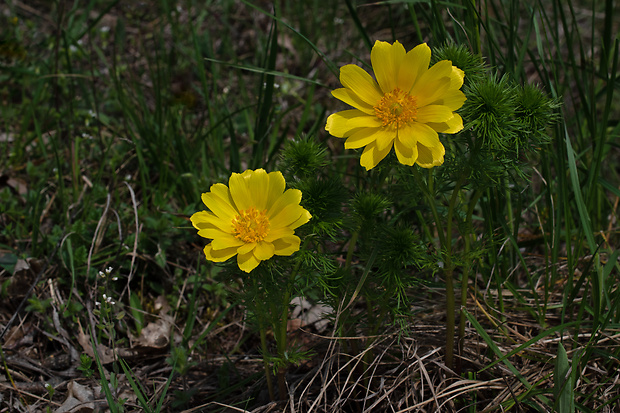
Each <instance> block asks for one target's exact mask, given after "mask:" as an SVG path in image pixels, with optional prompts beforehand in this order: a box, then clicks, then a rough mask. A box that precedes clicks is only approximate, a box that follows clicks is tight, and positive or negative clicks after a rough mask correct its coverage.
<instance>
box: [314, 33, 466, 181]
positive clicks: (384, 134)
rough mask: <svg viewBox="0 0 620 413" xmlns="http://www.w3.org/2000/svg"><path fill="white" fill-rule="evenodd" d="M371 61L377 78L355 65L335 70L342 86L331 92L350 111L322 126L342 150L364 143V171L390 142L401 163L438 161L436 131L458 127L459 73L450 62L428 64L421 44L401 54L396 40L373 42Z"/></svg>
mask: <svg viewBox="0 0 620 413" xmlns="http://www.w3.org/2000/svg"><path fill="white" fill-rule="evenodd" d="M370 59H371V63H372V67H373V71H374V74H375V77H376V81H375V80H374V79H373V78H372V77H371V76H370V75H369V74H368V73H367V72H366V71H364V70H363V69H361V68H360V67H358V66H356V65H352V64H351V65H346V66H343V67H342V68H341V69H340V82H341V83H342V85H343V86H344V87H343V88H340V89H336V90H334V91H332V95H333V96H334V97H335V98H337V99H340V100H341V101H343V102H345V103H347V104H349V105H351V106H353V107H354V109H349V110H344V111H341V112H337V113H334V114H332V115H330V116H329V117H328V118H327V124H326V126H325V129H326V130H327V131H328V132H329V133H330V134H332V135H333V136H335V137H338V138H346V141H345V144H344V146H345V148H346V149H355V148H361V147H365V148H364V152H363V153H362V156H361V158H360V164H361V165H362V166H363V167H364V168H366V169H367V170H370V169H372V168H374V167H375V166H377V164H378V163H379V162H380V161H381V160H382V159H383V158H385V156H386V155H387V154H388V153H389V152H390V150H391V149H392V146H393V147H394V150H395V152H396V156H397V157H398V160H399V161H400V162H401V163H402V164H405V165H413V164H414V163H417V164H418V165H420V166H421V167H424V168H432V167H434V166H438V165H441V164H442V163H443V158H444V154H445V149H444V146H443V145H442V143H441V142H440V140H439V136H438V132H439V133H456V132H459V131H460V130H461V129H463V120H462V119H461V117H460V116H459V115H458V114H457V113H455V111H456V110H457V109H459V108H460V107H461V106H462V105H463V102H465V95H464V94H463V92H461V90H460V88H461V86H462V85H463V78H464V73H463V71H462V70H461V69H459V68H457V67H456V66H453V65H452V62H451V61H449V60H442V61H440V62H437V63H436V64H434V65H433V66H432V67H430V68H429V64H430V60H431V50H430V48H429V47H428V46H427V45H426V44H421V45H418V46H417V47H415V48H413V49H412V50H410V51H409V52H406V51H405V48H404V47H403V45H402V44H400V43H399V42H398V41H396V42H394V44H389V43H387V42H381V41H377V42H375V45H374V46H373V48H372V51H371V54H370Z"/></svg>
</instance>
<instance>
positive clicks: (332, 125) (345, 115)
mask: <svg viewBox="0 0 620 413" xmlns="http://www.w3.org/2000/svg"><path fill="white" fill-rule="evenodd" d="M377 123H379V120H378V119H376V118H375V120H374V121H372V119H371V118H370V116H368V115H367V114H365V113H364V112H362V111H361V110H357V109H349V110H343V111H341V112H336V113H332V114H331V115H329V117H328V118H327V124H326V125H325V130H326V131H327V132H329V133H330V134H331V135H333V136H335V137H337V138H346V137H347V136H349V135H350V134H351V133H352V132H353V131H354V129H356V128H360V127H365V126H360V125H374V124H377ZM379 125H380V123H379ZM366 127H367V126H366Z"/></svg>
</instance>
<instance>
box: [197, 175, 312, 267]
mask: <svg viewBox="0 0 620 413" xmlns="http://www.w3.org/2000/svg"><path fill="white" fill-rule="evenodd" d="M285 185H286V183H285V181H284V177H283V176H282V173H281V172H270V173H267V172H266V171H265V170H264V169H257V170H255V171H253V170H246V171H245V172H243V173H240V174H239V173H233V174H232V175H231V177H230V180H229V186H226V185H224V184H221V183H218V184H214V185H212V186H211V188H210V192H206V193H204V194H202V202H204V204H205V205H206V206H207V207H208V208H209V209H210V211H200V212H196V213H195V214H194V215H192V216H191V221H192V224H193V225H194V227H195V228H196V229H198V235H200V236H201V237H204V238H210V239H212V241H211V243H209V244H208V245H207V246H206V247H205V248H204V253H205V256H206V257H207V259H208V260H210V261H214V262H222V261H226V260H228V259H229V258H231V257H233V256H235V255H236V256H237V264H238V265H239V268H240V269H242V270H243V271H245V272H250V271H252V270H253V269H255V268H256V267H257V266H258V264H260V262H261V261H264V260H268V259H270V258H271V257H273V256H274V255H285V256H287V255H291V254H293V253H294V252H295V251H298V250H299V245H300V239H299V237H298V236H297V235H295V228H297V227H299V226H300V225H303V224H305V223H306V222H308V221H309V220H310V218H311V215H310V213H309V212H308V211H307V210H306V209H304V208H303V207H302V206H301V205H299V202H300V201H301V191H300V190H298V189H287V190H286V191H285Z"/></svg>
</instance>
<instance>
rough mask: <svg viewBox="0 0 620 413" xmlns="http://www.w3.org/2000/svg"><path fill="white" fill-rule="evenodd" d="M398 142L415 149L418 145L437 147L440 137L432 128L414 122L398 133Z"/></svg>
mask: <svg viewBox="0 0 620 413" xmlns="http://www.w3.org/2000/svg"><path fill="white" fill-rule="evenodd" d="M398 140H399V141H400V142H401V143H402V144H403V145H405V146H407V147H409V148H413V146H414V145H415V144H416V143H417V144H422V145H424V146H428V147H432V146H437V145H438V144H439V143H440V142H439V136H437V132H435V131H434V130H433V129H432V128H431V127H430V126H428V125H425V124H423V123H418V122H414V123H411V124H409V125H407V126H406V127H405V128H402V129H401V130H399V131H398Z"/></svg>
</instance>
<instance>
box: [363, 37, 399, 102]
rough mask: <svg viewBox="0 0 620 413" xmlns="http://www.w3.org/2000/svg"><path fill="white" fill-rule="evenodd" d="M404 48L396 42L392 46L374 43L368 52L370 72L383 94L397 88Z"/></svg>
mask: <svg viewBox="0 0 620 413" xmlns="http://www.w3.org/2000/svg"><path fill="white" fill-rule="evenodd" d="M405 54H406V52H405V48H404V47H403V45H402V44H400V43H399V42H398V41H396V42H394V44H389V43H387V42H380V41H378V40H377V41H376V42H375V45H374V46H373V47H372V50H371V52H370V61H371V63H372V70H373V71H374V72H375V77H376V78H377V83H379V87H380V88H381V90H382V91H383V92H391V91H392V90H394V89H395V88H396V86H397V84H396V81H397V76H398V73H399V69H400V65H401V62H402V61H403V59H404V58H405Z"/></svg>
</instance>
